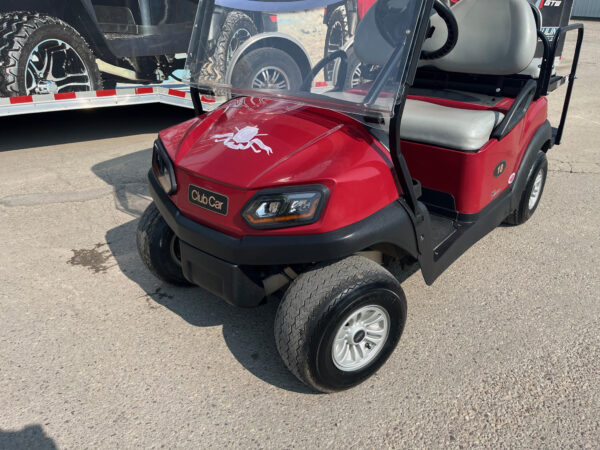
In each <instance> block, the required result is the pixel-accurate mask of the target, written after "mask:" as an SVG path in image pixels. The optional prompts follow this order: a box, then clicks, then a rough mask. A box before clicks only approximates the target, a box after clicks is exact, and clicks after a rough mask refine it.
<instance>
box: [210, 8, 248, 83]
mask: <svg viewBox="0 0 600 450" xmlns="http://www.w3.org/2000/svg"><path fill="white" fill-rule="evenodd" d="M257 33H258V30H257V29H256V25H255V24H254V22H253V21H252V19H251V18H250V17H249V16H248V15H247V14H244V13H243V12H240V11H233V12H230V13H229V14H228V15H227V18H226V19H225V22H224V23H223V27H222V28H221V34H220V35H219V39H218V40H217V45H216V47H215V53H214V55H215V56H214V59H215V61H216V63H217V65H218V68H219V70H220V71H221V73H222V74H225V73H226V72H227V66H228V65H229V62H230V61H231V57H232V56H233V55H234V53H235V51H236V50H237V49H238V48H240V46H241V45H242V44H243V43H244V42H245V41H247V40H248V39H250V38H251V37H252V36H254V35H255V34H257Z"/></svg>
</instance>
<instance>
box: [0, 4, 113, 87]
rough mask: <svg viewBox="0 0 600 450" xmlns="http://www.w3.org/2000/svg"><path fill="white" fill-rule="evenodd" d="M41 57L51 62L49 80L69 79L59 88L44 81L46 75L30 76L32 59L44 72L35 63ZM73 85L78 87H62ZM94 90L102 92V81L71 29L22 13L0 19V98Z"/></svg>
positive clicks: (54, 20) (92, 59)
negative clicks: (51, 76)
mask: <svg viewBox="0 0 600 450" xmlns="http://www.w3.org/2000/svg"><path fill="white" fill-rule="evenodd" d="M53 45H56V46H54V47H53ZM56 48H59V49H60V50H59V51H56V50H55V49H56ZM52 50H54V51H53V52H52V53H49V52H50V51H52ZM34 52H35V53H34ZM44 52H45V53H44ZM59 52H60V53H59ZM57 54H58V57H57V56H55V55H57ZM42 55H43V56H45V57H46V58H48V57H49V58H52V59H53V65H52V66H51V69H52V71H53V78H58V79H60V78H63V77H64V76H69V78H68V79H65V80H62V81H61V83H62V84H60V83H59V82H58V81H55V80H53V79H51V78H48V74H47V73H46V74H43V73H42V75H41V76H40V74H39V73H37V72H36V73H34V70H33V68H32V65H35V62H36V58H37V61H38V62H39V63H40V64H39V65H40V66H41V67H37V69H38V70H41V71H42V72H44V71H45V70H43V69H44V68H45V67H46V68H47V66H44V65H43V63H42V62H41V61H39V57H40V56H42ZM71 70H72V71H73V73H71V72H70V71H71ZM73 83H78V84H77V85H75V86H66V85H67V84H73ZM61 86H65V87H64V88H61ZM98 89H102V78H101V76H100V71H99V70H98V65H97V64H96V59H95V57H94V54H93V52H92V50H91V49H90V47H89V45H88V44H87V42H86V41H85V39H84V38H83V37H82V36H81V35H80V34H79V33H78V32H77V31H76V30H75V29H74V28H73V27H71V26H70V25H68V24H67V23H65V22H63V21H62V20H60V19H57V18H54V17H51V16H47V15H44V14H38V13H31V12H26V11H17V12H11V13H7V14H3V15H2V16H0V95H2V96H5V97H6V96H7V97H13V96H23V95H32V94H41V93H62V92H73V91H78V92H80V91H90V90H98Z"/></svg>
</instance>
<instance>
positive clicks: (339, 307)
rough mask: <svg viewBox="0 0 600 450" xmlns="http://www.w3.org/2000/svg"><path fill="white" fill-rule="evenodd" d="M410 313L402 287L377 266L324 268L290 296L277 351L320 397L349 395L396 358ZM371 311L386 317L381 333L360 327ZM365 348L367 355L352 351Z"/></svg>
mask: <svg viewBox="0 0 600 450" xmlns="http://www.w3.org/2000/svg"><path fill="white" fill-rule="evenodd" d="M406 309H407V308H406V297H405V295H404V292H403V291H402V288H401V286H400V283H399V282H398V280H396V278H394V276H393V275H392V274H391V273H390V272H388V271H387V270H386V269H385V268H383V267H382V266H380V265H379V264H377V263H376V262H374V261H371V260H369V259H367V258H364V257H362V256H351V257H349V258H346V259H343V260H341V261H337V262H334V263H329V264H321V265H318V266H316V267H314V268H312V269H310V270H308V271H306V272H304V273H302V274H301V275H300V276H299V277H298V278H297V279H296V280H294V282H293V283H292V285H291V286H290V287H289V288H288V290H287V291H286V293H285V295H284V298H283V300H282V301H281V303H280V305H279V308H278V310H277V314H276V317H275V342H276V344H277V350H278V351H279V354H280V355H281V358H282V359H283V361H284V363H285V365H286V366H287V367H288V369H289V370H290V371H291V372H292V373H293V374H294V375H295V376H296V377H297V378H298V379H299V380H300V381H302V382H303V383H305V384H306V385H308V386H309V387H311V388H313V389H315V390H317V391H320V392H336V391H341V390H344V389H349V388H351V387H353V386H355V385H357V384H359V383H362V382H363V381H365V380H366V379H367V378H369V377H370V376H371V375H373V374H374V373H375V372H376V371H377V370H378V369H379V368H380V367H381V366H382V365H383V364H384V363H385V362H386V360H387V359H388V358H389V356H390V355H391V354H392V352H393V351H394V349H395V348H396V345H397V344H398V341H399V340H400V336H401V334H402V331H403V329H404V324H405V322H406ZM371 310H372V311H379V313H380V314H381V317H382V319H381V320H382V321H381V330H378V329H373V328H371V327H372V326H373V325H375V324H379V323H380V321H379V320H378V321H375V322H373V324H371V325H367V324H365V323H362V322H361V321H360V320H361V319H360V314H362V312H361V311H366V312H365V314H368V313H369V311H371ZM384 316H385V319H383V317H384ZM356 317H358V319H356V321H355V318H356ZM363 317H364V316H363ZM368 317H371V318H372V317H373V315H370V316H368ZM375 318H377V317H375ZM365 322H366V320H365ZM384 329H385V334H384V331H383V330H384ZM372 333H375V334H380V336H381V337H380V338H375V337H372V336H374V334H372ZM340 336H343V337H344V338H343V339H345V340H344V342H342V343H341V341H340V340H339V337H340ZM357 337H358V340H357ZM349 339H351V341H350V340H349ZM371 339H373V340H374V341H373V342H371ZM352 342H353V343H352ZM361 344H362V346H363V347H362V350H361V349H356V348H352V349H350V347H351V346H355V345H358V346H361ZM340 345H341V347H340ZM346 347H348V348H346ZM365 348H366V349H365ZM341 350H343V352H342V353H343V355H341V354H340V352H341Z"/></svg>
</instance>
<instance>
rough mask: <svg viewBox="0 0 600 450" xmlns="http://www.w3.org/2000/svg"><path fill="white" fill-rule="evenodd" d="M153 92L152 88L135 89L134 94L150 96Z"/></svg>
mask: <svg viewBox="0 0 600 450" xmlns="http://www.w3.org/2000/svg"><path fill="white" fill-rule="evenodd" d="M153 92H154V88H151V87H142V88H136V89H135V93H136V94H152V93H153Z"/></svg>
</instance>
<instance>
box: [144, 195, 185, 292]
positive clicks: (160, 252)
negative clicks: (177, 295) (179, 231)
mask: <svg viewBox="0 0 600 450" xmlns="http://www.w3.org/2000/svg"><path fill="white" fill-rule="evenodd" d="M136 237H137V239H136V241H137V247H138V252H139V254H140V257H141V258H142V261H143V262H144V264H146V267H148V269H150V272H152V273H153V274H154V276H155V277H156V278H158V279H160V280H162V281H164V282H166V283H170V284H174V285H177V286H191V285H192V284H191V283H190V282H189V281H188V280H187V279H186V278H185V277H184V276H183V271H182V269H181V253H180V249H179V239H178V238H177V236H176V235H175V233H173V230H171V228H169V225H167V222H165V219H163V217H162V216H161V215H160V212H159V211H158V208H157V207H156V205H155V204H154V203H151V204H150V205H149V206H148V208H146V211H144V214H143V215H142V218H141V219H140V222H139V224H138V228H137V236H136Z"/></svg>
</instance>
